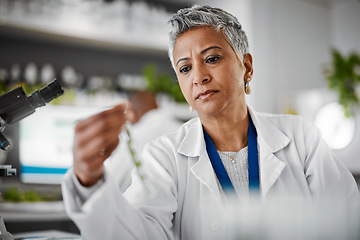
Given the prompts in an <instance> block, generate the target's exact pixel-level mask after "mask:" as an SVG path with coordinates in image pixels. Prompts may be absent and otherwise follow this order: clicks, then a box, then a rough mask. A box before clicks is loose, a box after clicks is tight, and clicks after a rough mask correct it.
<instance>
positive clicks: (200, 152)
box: [178, 119, 221, 200]
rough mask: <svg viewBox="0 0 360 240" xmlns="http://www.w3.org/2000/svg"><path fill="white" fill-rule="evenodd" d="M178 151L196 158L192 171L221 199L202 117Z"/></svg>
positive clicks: (191, 128)
mask: <svg viewBox="0 0 360 240" xmlns="http://www.w3.org/2000/svg"><path fill="white" fill-rule="evenodd" d="M178 151H179V153H181V154H184V155H185V156H188V158H192V159H195V161H196V162H195V163H194V164H193V165H192V166H191V167H190V172H191V173H192V174H194V176H195V177H196V178H197V179H198V180H199V181H200V182H201V183H202V184H204V185H205V186H206V187H207V188H208V189H209V190H210V192H211V193H212V194H214V195H215V197H216V198H217V199H218V200H221V194H220V191H219V187H218V185H217V182H216V176H215V173H214V170H213V168H212V165H211V162H210V159H209V156H208V154H207V152H206V146H205V140H204V133H203V128H202V125H201V122H200V119H197V122H196V123H195V124H192V125H191V126H190V128H189V130H188V131H187V133H186V135H185V137H184V138H183V141H182V142H181V144H180V146H179V149H178Z"/></svg>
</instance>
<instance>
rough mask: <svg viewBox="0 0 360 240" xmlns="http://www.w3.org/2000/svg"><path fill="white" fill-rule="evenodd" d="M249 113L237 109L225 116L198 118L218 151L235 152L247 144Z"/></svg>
mask: <svg viewBox="0 0 360 240" xmlns="http://www.w3.org/2000/svg"><path fill="white" fill-rule="evenodd" d="M248 116H249V113H248V111H247V109H246V111H239V112H237V113H234V114H228V115H226V116H217V117H212V118H204V117H201V116H200V120H201V122H202V125H203V127H204V129H205V130H206V132H207V133H208V134H209V136H210V137H211V140H212V142H213V143H214V145H215V148H216V149H217V150H219V151H231V152H237V151H240V149H242V148H244V147H245V146H247V138H248V128H249V117H248Z"/></svg>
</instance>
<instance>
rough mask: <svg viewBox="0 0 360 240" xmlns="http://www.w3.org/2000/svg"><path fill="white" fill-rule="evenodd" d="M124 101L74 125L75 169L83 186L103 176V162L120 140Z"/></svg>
mask: <svg viewBox="0 0 360 240" xmlns="http://www.w3.org/2000/svg"><path fill="white" fill-rule="evenodd" d="M125 109H126V104H120V105H117V106H115V107H114V108H112V109H109V110H106V111H104V112H101V113H98V114H96V115H94V116H91V117H89V118H87V119H84V120H82V121H81V122H79V123H78V124H77V125H76V127H75V137H74V153H73V156H74V171H75V174H76V176H77V177H78V179H79V181H80V182H81V183H82V184H83V185H85V186H91V185H93V184H95V183H96V182H97V181H98V180H99V179H100V178H101V177H102V176H103V171H104V169H103V168H104V167H103V162H104V161H105V160H106V159H107V158H108V157H109V156H110V155H111V153H112V152H113V151H114V150H115V148H116V146H117V145H118V143H119V134H120V132H121V130H122V129H123V127H124V124H125V122H126V116H125V113H124V111H125Z"/></svg>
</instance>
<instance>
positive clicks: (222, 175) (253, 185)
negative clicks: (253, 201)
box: [204, 116, 260, 193]
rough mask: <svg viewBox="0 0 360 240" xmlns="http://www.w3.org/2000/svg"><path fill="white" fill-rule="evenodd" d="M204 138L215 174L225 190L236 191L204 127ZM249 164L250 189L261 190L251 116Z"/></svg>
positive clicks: (255, 140)
mask: <svg viewBox="0 0 360 240" xmlns="http://www.w3.org/2000/svg"><path fill="white" fill-rule="evenodd" d="M204 138H205V144H206V151H207V153H208V155H209V158H210V162H211V164H212V166H213V168H214V171H215V174H216V176H217V178H218V179H219V182H220V184H221V187H222V188H223V190H224V192H225V193H227V192H230V193H235V189H234V186H233V185H232V183H231V181H230V178H229V175H228V174H227V172H226V169H225V167H224V165H223V163H222V161H221V159H220V157H219V154H218V153H217V150H216V148H215V146H214V144H213V142H212V141H211V138H210V136H209V135H208V134H207V132H206V131H205V129H204ZM248 165H249V169H248V172H249V190H250V191H251V192H257V193H258V192H259V189H260V180H259V158H258V148H257V139H256V129H255V126H254V124H253V122H252V120H251V117H250V116H249V130H248Z"/></svg>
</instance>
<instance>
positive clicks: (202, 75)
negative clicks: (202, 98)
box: [193, 69, 211, 85]
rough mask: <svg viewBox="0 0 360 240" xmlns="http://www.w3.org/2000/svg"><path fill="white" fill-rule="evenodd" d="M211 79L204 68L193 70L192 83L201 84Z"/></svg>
mask: <svg viewBox="0 0 360 240" xmlns="http://www.w3.org/2000/svg"><path fill="white" fill-rule="evenodd" d="M210 81H211V78H210V76H209V74H208V72H207V71H205V70H204V69H197V70H195V74H194V79H193V84H194V85H202V84H206V83H208V82H210Z"/></svg>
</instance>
